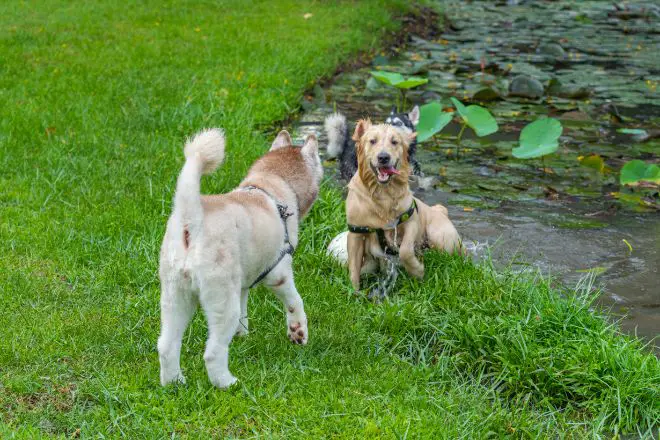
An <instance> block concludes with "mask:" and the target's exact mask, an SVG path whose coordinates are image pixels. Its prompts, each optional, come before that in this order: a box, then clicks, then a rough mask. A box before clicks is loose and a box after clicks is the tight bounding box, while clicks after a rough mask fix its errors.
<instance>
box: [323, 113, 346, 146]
mask: <svg viewBox="0 0 660 440" xmlns="http://www.w3.org/2000/svg"><path fill="white" fill-rule="evenodd" d="M324 126H325V133H326V134H327V136H328V156H330V157H339V155H341V153H342V152H343V151H344V147H345V146H346V142H347V141H348V126H347V124H346V116H344V115H342V114H341V113H333V114H331V115H330V116H328V117H327V118H325V123H324Z"/></svg>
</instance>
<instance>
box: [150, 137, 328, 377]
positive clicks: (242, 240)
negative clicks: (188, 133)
mask: <svg viewBox="0 0 660 440" xmlns="http://www.w3.org/2000/svg"><path fill="white" fill-rule="evenodd" d="M286 137H288V133H285V132H282V133H280V135H279V136H278V137H277V139H276V141H275V142H273V146H272V148H280V147H281V146H282V145H280V143H281V142H282V141H283V140H284V141H286V139H285V138H286ZM224 144H225V142H224V136H223V135H222V131H221V130H217V129H212V130H207V131H204V132H202V133H200V134H199V135H197V136H196V137H195V138H193V139H192V140H191V141H190V142H188V144H187V145H186V147H185V150H184V151H185V156H186V163H185V165H184V166H183V169H182V171H181V174H180V176H179V180H178V183H177V190H176V195H175V202H174V209H173V212H172V215H171V216H170V218H169V220H168V223H167V231H166V233H165V237H164V239H163V244H162V247H161V255H160V281H161V334H160V337H159V338H158V354H159V360H160V381H161V384H163V385H166V384H168V383H171V382H185V378H184V376H183V374H182V372H181V367H180V353H181V343H182V338H183V334H184V332H185V330H186V327H187V326H188V324H189V323H190V320H191V318H192V316H193V314H194V313H195V311H196V309H197V307H198V305H201V307H202V309H203V310H204V312H205V314H206V318H207V320H208V341H207V344H206V350H205V352H204V361H205V363H206V369H207V372H208V376H209V379H210V381H211V383H213V385H215V386H217V387H219V388H225V387H228V386H230V385H232V384H233V383H235V382H236V380H237V379H236V378H235V377H234V376H233V375H232V374H231V373H230V371H229V368H228V362H229V357H228V355H229V343H230V342H231V340H232V338H233V337H234V335H235V334H238V335H242V334H246V333H247V330H248V321H247V297H248V291H249V288H250V286H251V284H252V283H253V282H254V281H255V280H256V279H257V277H258V276H259V274H260V273H261V272H262V271H263V270H264V269H265V268H267V267H269V266H270V265H271V264H272V263H273V262H274V261H275V260H276V258H277V256H278V255H279V254H280V252H281V250H282V249H283V245H284V225H283V223H282V219H281V218H280V214H279V211H278V208H277V205H276V203H275V202H274V201H273V200H272V199H271V198H270V197H269V196H267V195H266V194H264V193H263V192H262V191H259V190H242V191H240V192H239V193H238V194H235V196H234V198H227V197H226V196H222V195H220V196H216V197H214V198H204V199H202V196H201V195H200V193H199V180H200V177H201V174H202V172H205V173H208V172H211V171H213V170H214V169H215V167H217V166H218V165H219V164H220V162H221V161H222V159H223V157H224ZM301 154H303V157H304V159H305V163H306V164H307V168H308V171H309V175H310V176H311V177H310V181H309V183H308V185H311V186H312V187H316V189H318V185H319V182H320V180H321V177H322V175H323V168H322V167H321V165H320V158H319V157H318V145H317V142H316V138H315V137H313V136H310V137H309V138H308V139H307V141H306V142H305V147H303V149H302V151H301ZM312 156H314V157H312ZM246 181H248V182H254V184H258V185H259V186H260V187H262V188H264V189H266V190H267V191H268V192H269V193H270V194H272V195H273V197H276V198H277V200H278V201H279V202H280V203H283V204H286V205H287V206H288V207H289V211H290V213H291V214H292V215H291V216H290V217H289V218H287V220H286V222H287V228H288V231H289V240H290V242H291V244H292V245H293V246H294V247H296V246H297V244H298V222H299V220H300V219H299V218H298V209H296V208H297V203H298V200H297V196H296V193H295V192H294V189H293V187H292V186H290V183H287V182H286V181H284V180H283V179H282V178H279V177H277V176H273V175H272V174H268V173H266V172H255V173H250V174H249V175H248V176H247V178H246ZM223 197H225V198H224V199H223ZM248 198H249V199H250V200H248ZM241 200H248V202H249V203H248V202H246V203H243V202H241ZM211 203H216V205H213V206H212V207H209V206H210V204H211ZM291 263H292V258H291V255H286V256H285V258H283V259H282V260H281V261H280V262H279V263H278V264H277V266H275V267H274V268H273V269H272V270H271V271H270V272H269V273H268V275H267V276H266V277H265V278H264V279H263V283H264V284H265V285H266V286H268V287H270V288H271V289H272V290H273V291H274V293H275V294H276V295H277V296H278V298H279V299H280V300H281V301H282V303H283V304H284V308H285V314H286V321H287V333H288V335H289V339H291V340H292V342H294V343H300V344H305V343H307V338H308V329H307V316H306V314H305V310H304V307H303V301H302V298H301V297H300V295H299V294H298V291H297V290H296V286H295V284H294V279H293V271H292V268H291Z"/></svg>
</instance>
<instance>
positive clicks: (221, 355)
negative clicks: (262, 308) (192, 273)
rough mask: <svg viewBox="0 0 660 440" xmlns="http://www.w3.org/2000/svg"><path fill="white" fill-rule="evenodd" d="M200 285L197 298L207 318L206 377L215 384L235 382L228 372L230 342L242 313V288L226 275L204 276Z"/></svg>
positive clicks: (227, 384)
mask: <svg viewBox="0 0 660 440" xmlns="http://www.w3.org/2000/svg"><path fill="white" fill-rule="evenodd" d="M204 284H205V286H203V287H202V288H201V289H200V302H201V304H202V308H203V309H204V312H205V313H206V319H207V320H208V327H209V338H208V341H207V342H206V350H205V351H204V361H205V362H206V371H207V373H208V375H209V380H210V381H211V383H212V384H213V385H215V386H216V387H218V388H227V387H229V386H231V385H232V384H234V383H235V382H236V380H237V379H236V378H235V377H234V376H233V375H232V374H231V373H230V372H229V343H230V342H231V340H232V338H233V337H234V334H235V333H236V329H237V328H238V325H239V318H240V316H241V305H240V301H241V298H240V295H241V289H240V287H239V286H237V285H236V284H234V283H231V282H229V280H227V279H213V280H207V281H206V282H205V283H204Z"/></svg>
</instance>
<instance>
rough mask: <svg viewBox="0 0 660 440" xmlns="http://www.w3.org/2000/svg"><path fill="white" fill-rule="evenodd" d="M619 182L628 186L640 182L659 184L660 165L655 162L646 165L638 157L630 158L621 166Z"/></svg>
mask: <svg viewBox="0 0 660 440" xmlns="http://www.w3.org/2000/svg"><path fill="white" fill-rule="evenodd" d="M619 182H620V183H621V185H628V186H637V185H639V184H640V183H642V182H650V183H655V184H656V185H660V167H659V166H657V165H655V164H648V165H647V164H646V163H645V162H644V161H641V160H639V159H635V160H631V161H630V162H628V163H626V164H625V165H624V166H623V168H621V175H620V176H619Z"/></svg>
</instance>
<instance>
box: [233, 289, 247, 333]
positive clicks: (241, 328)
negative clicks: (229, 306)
mask: <svg viewBox="0 0 660 440" xmlns="http://www.w3.org/2000/svg"><path fill="white" fill-rule="evenodd" d="M248 293H250V290H249V289H242V290H241V317H240V319H239V323H238V329H237V330H236V336H246V335H247V334H248V312H247V306H248Z"/></svg>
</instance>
